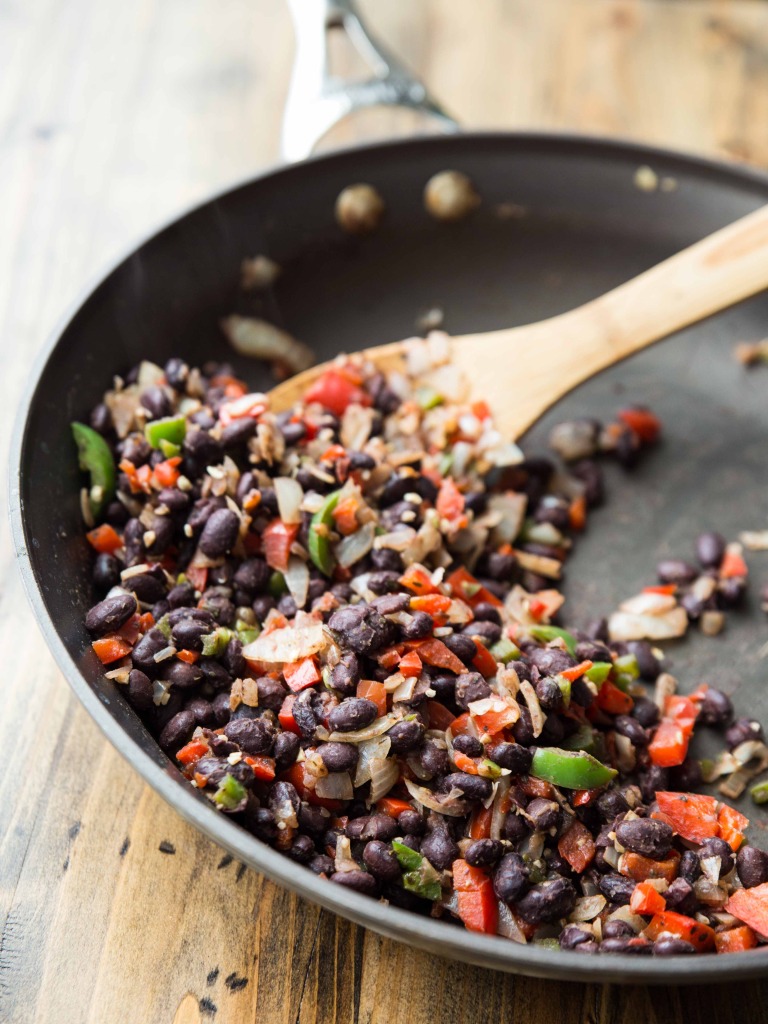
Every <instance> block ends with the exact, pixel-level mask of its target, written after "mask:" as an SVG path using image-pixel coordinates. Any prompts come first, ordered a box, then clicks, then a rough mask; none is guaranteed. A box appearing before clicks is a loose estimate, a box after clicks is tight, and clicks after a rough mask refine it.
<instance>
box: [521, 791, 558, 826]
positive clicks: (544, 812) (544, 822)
mask: <svg viewBox="0 0 768 1024" xmlns="http://www.w3.org/2000/svg"><path fill="white" fill-rule="evenodd" d="M525 813H526V814H527V815H528V817H529V819H530V821H531V824H532V825H533V827H534V829H535V831H536V832H546V831H548V830H549V829H550V828H554V826H555V825H557V823H558V821H559V820H560V805H559V804H558V803H556V802H555V801H554V800H546V799H545V798H544V797H540V796H537V797H534V798H533V800H531V802H530V803H529V804H528V806H527V807H526V809H525Z"/></svg>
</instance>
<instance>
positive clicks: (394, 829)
mask: <svg viewBox="0 0 768 1024" xmlns="http://www.w3.org/2000/svg"><path fill="white" fill-rule="evenodd" d="M399 834H400V826H399V825H398V824H397V822H396V821H395V819H394V818H393V817H392V816H391V815H390V814H372V815H371V816H370V817H369V818H368V820H367V821H366V823H365V827H364V828H363V831H362V832H361V834H360V838H361V839H379V840H380V841H381V842H384V843H388V842H391V841H392V840H393V839H394V838H395V836H397V835H399Z"/></svg>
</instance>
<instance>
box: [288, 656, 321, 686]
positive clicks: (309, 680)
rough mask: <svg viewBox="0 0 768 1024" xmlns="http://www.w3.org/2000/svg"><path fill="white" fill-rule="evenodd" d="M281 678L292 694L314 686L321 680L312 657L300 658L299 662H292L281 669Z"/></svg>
mask: <svg viewBox="0 0 768 1024" xmlns="http://www.w3.org/2000/svg"><path fill="white" fill-rule="evenodd" d="M283 677H284V678H285V681H286V683H287V684H288V688H289V689H290V690H293V692H294V693H299V692H300V691H301V690H306V688H307V687H308V686H314V685H315V683H319V682H320V680H321V679H322V676H321V675H320V670H319V669H318V667H317V662H316V661H315V659H314V658H313V657H309V658H302V659H301V661H292V662H290V663H289V664H287V665H285V666H284V667H283Z"/></svg>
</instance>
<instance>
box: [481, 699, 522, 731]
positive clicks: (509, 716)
mask: <svg viewBox="0 0 768 1024" xmlns="http://www.w3.org/2000/svg"><path fill="white" fill-rule="evenodd" d="M518 717H519V715H518V713H517V712H515V710H514V709H513V708H512V707H510V705H509V704H507V703H505V702H504V701H503V700H501V699H500V698H497V699H496V700H494V702H493V705H492V706H491V707H490V708H489V709H488V710H487V711H484V712H483V714H482V715H475V714H472V718H473V720H474V722H475V725H476V726H477V727H478V729H479V730H480V731H481V732H482V733H487V734H488V735H489V736H495V735H496V734H497V733H500V732H501V731H502V729H506V728H507V727H508V726H510V725H514V724H515V722H516V721H517V719H518Z"/></svg>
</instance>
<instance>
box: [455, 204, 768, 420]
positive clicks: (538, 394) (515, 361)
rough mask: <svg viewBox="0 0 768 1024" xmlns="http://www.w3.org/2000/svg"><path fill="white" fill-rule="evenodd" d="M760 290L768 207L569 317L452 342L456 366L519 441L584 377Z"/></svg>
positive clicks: (765, 267)
mask: <svg viewBox="0 0 768 1024" xmlns="http://www.w3.org/2000/svg"><path fill="white" fill-rule="evenodd" d="M765 288H768V206H765V207H761V208H760V209H759V210H756V211H755V212H754V213H750V214H748V215H747V216H746V217H742V218H741V220H737V221H736V222H735V223H733V224H729V225H728V226H727V227H725V228H722V229H721V230H720V231H717V232H715V234H713V235H709V236H708V237H707V238H704V239H702V241H700V242H696V243H695V244H694V245H692V246H690V247H689V248H687V249H683V251H682V252H679V253H676V254H675V255H674V256H671V257H670V258H669V259H667V260H665V261H664V262H663V263H660V264H658V265H657V266H655V267H652V268H651V269H650V270H646V271H645V272H644V273H642V274H640V275H639V276H638V277H635V278H633V279H632V280H631V281H627V282H626V283H625V284H622V285H619V286H618V288H614V289H613V290H612V291H610V292H606V293H605V294H604V295H601V296H600V297H599V298H597V299H594V300H592V301H591V302H587V303H586V304H585V305H583V306H579V307H578V308H577V309H574V310H571V311H570V312H568V313H563V314H561V315H560V316H556V317H552V318H551V319H549V320H543V321H541V322H540V323H536V324H530V325H527V326H525V327H516V328H509V329H505V330H500V331H493V332H490V333H487V334H475V335H465V336H463V337H461V338H458V337H457V338H455V339H454V348H453V354H454V360H455V362H456V363H457V364H458V365H459V367H460V368H461V369H462V370H463V371H464V372H465V374H466V375H467V378H468V379H469V380H470V381H471V384H472V391H473V393H474V394H475V395H481V396H483V397H485V398H486V400H487V401H488V402H489V404H490V405H491V408H492V409H493V410H494V413H495V415H496V417H497V420H498V424H499V427H500V428H501V429H502V431H504V432H505V433H507V434H508V435H511V436H513V437H514V436H519V434H520V433H522V432H523V431H524V430H526V429H527V428H528V427H529V426H530V425H531V424H532V423H533V422H534V421H535V420H536V419H538V417H539V416H541V414H542V413H543V412H544V411H545V410H546V409H547V408H549V406H551V405H552V404H553V403H554V402H555V401H557V399H558V398H560V397H562V396H563V395H565V394H567V392H568V391H570V390H571V389H572V388H574V387H576V385H577V384H580V383H582V381H585V380H586V379H587V378H588V377H591V376H592V375H593V374H595V373H598V372H599V371H600V370H603V369H605V368H606V367H607V366H611V365H612V364H613V363H616V362H618V361H619V360H621V359H624V358H625V357H626V356H629V355H632V353H633V352H637V351H639V350H640V349H642V348H645V347H646V346H647V345H650V344H652V343H653V342H654V341H658V340H659V339H661V338H665V337H667V335H669V334H673V333H674V332H675V331H678V330H680V329H681V328H683V327H686V326H687V325H689V324H692V323H695V322H696V321H698V320H702V319H704V318H705V317H707V316H711V315H712V314H713V313H717V312H719V311H720V310H723V309H726V308H727V307H729V306H732V305H734V304H735V303H737V302H740V301H741V300H742V299H745V298H748V297H749V296H750V295H754V294H755V293H756V292H759V291H762V290H763V289H765ZM513 380H514V381H515V382H516V383H515V385H514V388H513V387H512V381H513Z"/></svg>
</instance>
